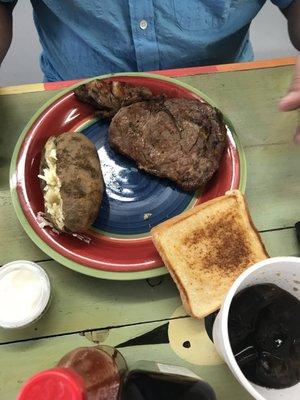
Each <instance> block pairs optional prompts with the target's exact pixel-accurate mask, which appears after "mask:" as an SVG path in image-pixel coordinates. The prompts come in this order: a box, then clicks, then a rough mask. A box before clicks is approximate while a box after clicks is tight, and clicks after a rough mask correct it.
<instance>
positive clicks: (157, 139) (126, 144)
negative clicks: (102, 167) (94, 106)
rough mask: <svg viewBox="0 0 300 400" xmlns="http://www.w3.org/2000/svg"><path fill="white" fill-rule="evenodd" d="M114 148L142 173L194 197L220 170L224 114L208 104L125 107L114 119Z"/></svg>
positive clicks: (169, 102) (152, 103) (168, 101)
mask: <svg viewBox="0 0 300 400" xmlns="http://www.w3.org/2000/svg"><path fill="white" fill-rule="evenodd" d="M109 143H110V145H111V147H112V148H113V149H115V150H116V151H118V152H120V153H121V154H123V155H125V156H127V157H130V158H132V159H133V160H135V161H136V162H137V164H138V167H139V168H141V169H143V170H145V171H147V172H149V173H151V174H153V175H156V176H158V177H162V178H168V179H170V180H172V181H173V182H175V183H176V184H177V185H178V186H179V187H181V188H182V189H183V190H187V191H194V190H196V189H199V188H200V187H202V186H203V185H205V184H206V183H207V182H208V181H209V180H210V179H211V177H212V176H213V174H214V173H215V171H216V170H217V169H218V167H219V164H220V159H221V156H222V153H223V150H224V148H225V144H226V127H225V124H224V122H223V118H222V115H221V113H220V112H219V111H218V110H217V109H216V108H214V107H212V106H210V105H209V104H207V103H204V102H203V103H202V102H200V101H197V100H189V99H182V98H178V99H161V100H159V101H157V100H156V101H143V102H138V103H134V104H131V105H129V106H127V107H122V108H121V109H120V110H119V111H118V113H117V114H116V115H115V116H114V117H113V119H112V121H111V124H110V127H109Z"/></svg>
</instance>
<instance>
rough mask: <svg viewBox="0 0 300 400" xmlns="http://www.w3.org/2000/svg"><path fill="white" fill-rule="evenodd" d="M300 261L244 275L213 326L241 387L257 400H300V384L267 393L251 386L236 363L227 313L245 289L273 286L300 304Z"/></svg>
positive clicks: (275, 262) (276, 262)
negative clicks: (265, 284)
mask: <svg viewBox="0 0 300 400" xmlns="http://www.w3.org/2000/svg"><path fill="white" fill-rule="evenodd" d="M299 282H300V258H299V257H274V258H269V259H267V260H264V261H261V262H259V263H257V264H255V265H253V266H252V267H250V268H248V269H247V270H246V271H244V272H243V273H242V274H241V275H240V276H239V277H238V278H237V280H236V281H235V282H234V283H233V285H232V286H231V288H230V289H229V291H228V293H227V295H226V297H225V300H224V302H223V305H222V307H221V309H220V311H219V313H218V315H217V317H216V320H215V323H214V326H213V339H214V344H215V346H216V349H217V351H218V353H219V355H220V356H221V357H222V358H223V359H224V361H225V362H226V363H227V365H228V367H229V368H230V370H231V372H232V373H233V375H234V376H235V377H236V379H237V380H238V381H239V382H240V384H241V385H242V386H243V387H244V388H245V389H246V390H247V391H248V392H249V393H250V394H251V395H252V396H253V397H254V398H255V399H256V400H283V399H284V400H299V399H300V383H298V384H296V385H294V386H292V387H290V388H286V389H268V388H265V387H262V386H258V385H255V384H254V383H252V382H250V381H249V380H248V379H247V378H246V377H245V375H244V374H243V373H242V371H241V370H240V367H239V366H238V364H237V362H236V361H235V358H234V355H233V352H232V349H231V346H230V342H229V335H228V313H229V308H230V305H231V302H232V299H233V297H234V296H235V295H236V294H237V293H238V292H240V291H241V290H242V289H245V288H246V287H249V286H253V285H256V284H260V283H274V284H275V285H277V286H279V287H281V288H282V289H284V290H286V291H287V292H289V293H291V294H292V295H293V296H295V297H296V298H297V299H299V300H300V285H299Z"/></svg>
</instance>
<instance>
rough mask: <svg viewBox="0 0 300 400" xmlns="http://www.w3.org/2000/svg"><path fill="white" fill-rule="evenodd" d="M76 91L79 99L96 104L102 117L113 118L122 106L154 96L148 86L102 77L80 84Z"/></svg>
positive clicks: (98, 113)
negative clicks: (107, 80)
mask: <svg viewBox="0 0 300 400" xmlns="http://www.w3.org/2000/svg"><path fill="white" fill-rule="evenodd" d="M74 93H75V96H76V97H77V98H78V99H79V100H81V101H83V102H85V103H89V104H91V105H92V106H94V107H95V108H96V109H97V112H96V114H97V115H98V116H99V117H101V118H111V117H113V116H114V115H115V114H116V113H117V112H118V110H119V109H120V108H121V107H123V106H128V105H129V104H132V103H136V102H137V101H142V100H148V99H150V98H152V97H153V96H152V93H151V91H150V90H149V89H148V88H146V87H143V86H134V85H130V84H127V83H124V82H113V81H111V82H106V81H103V80H100V79H96V80H93V81H91V82H88V83H85V84H83V85H81V86H79V87H78V88H76V89H75V91H74Z"/></svg>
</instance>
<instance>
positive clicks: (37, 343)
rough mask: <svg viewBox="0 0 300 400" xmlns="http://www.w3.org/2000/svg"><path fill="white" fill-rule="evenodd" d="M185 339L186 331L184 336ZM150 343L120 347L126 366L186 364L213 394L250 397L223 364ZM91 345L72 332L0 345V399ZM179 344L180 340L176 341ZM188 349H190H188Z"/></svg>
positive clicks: (227, 398) (128, 331)
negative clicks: (184, 356) (205, 362)
mask: <svg viewBox="0 0 300 400" xmlns="http://www.w3.org/2000/svg"><path fill="white" fill-rule="evenodd" d="M160 325H161V323H149V324H141V325H135V326H130V327H123V328H118V329H113V328H112V329H109V330H108V331H106V332H105V334H103V335H102V340H100V341H99V342H97V343H95V344H96V345H98V344H107V345H111V346H117V345H118V344H120V343H122V342H124V341H127V340H128V339H132V338H135V337H137V336H140V335H143V334H145V333H147V332H149V331H151V330H153V329H155V328H158V327H159V326H160ZM188 339H189V336H188V333H187V336H186V340H188ZM168 340H169V339H168V336H166V340H165V342H166V343H161V344H155V345H153V344H151V341H150V343H146V344H143V345H140V346H133V347H132V346H130V347H125V348H121V349H120V352H121V353H122V354H123V356H124V357H125V359H126V361H127V363H128V366H129V368H131V367H133V365H134V363H135V362H137V361H140V360H150V361H159V362H161V363H165V364H171V365H181V366H185V367H186V368H189V369H190V370H191V371H193V372H194V373H196V374H197V375H198V376H200V377H201V378H202V379H204V380H206V381H208V382H209V383H210V384H211V385H212V387H213V388H214V390H215V391H216V394H217V397H218V398H219V399H222V400H248V399H250V397H249V396H248V395H247V393H246V392H245V391H244V390H243V389H242V387H241V386H240V385H239V384H238V383H237V381H236V380H235V379H234V378H233V376H232V374H231V373H230V371H229V370H228V368H227V367H226V366H225V364H219V365H210V366H207V365H201V360H200V361H199V363H198V365H195V364H192V363H189V362H187V361H186V360H183V359H182V358H180V357H179V356H178V355H177V353H176V352H175V351H174V343H171V344H170V343H168ZM90 345H93V344H92V343H91V341H90V340H88V339H87V337H86V336H84V335H79V334H72V335H68V336H61V337H55V338H47V339H39V340H33V341H27V342H22V343H15V344H13V345H11V344H10V345H2V346H1V347H0V371H1V374H0V398H1V400H11V399H14V398H15V397H16V395H17V393H18V390H19V389H20V387H21V385H22V383H23V382H25V381H26V380H27V379H28V378H29V377H30V376H31V375H32V374H34V373H36V372H38V371H40V370H43V369H46V368H51V367H54V366H55V365H56V364H57V362H58V361H59V359H60V358H61V357H62V356H63V355H64V354H66V353H67V352H69V351H71V350H73V349H74V348H76V347H80V346H90ZM180 345H181V344H180ZM191 350H192V349H191Z"/></svg>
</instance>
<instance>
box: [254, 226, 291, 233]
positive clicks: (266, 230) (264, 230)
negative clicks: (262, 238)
mask: <svg viewBox="0 0 300 400" xmlns="http://www.w3.org/2000/svg"><path fill="white" fill-rule="evenodd" d="M287 229H295V227H294V226H285V227H283V228H271V229H262V230H261V231H259V233H266V232H277V231H285V230H287Z"/></svg>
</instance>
